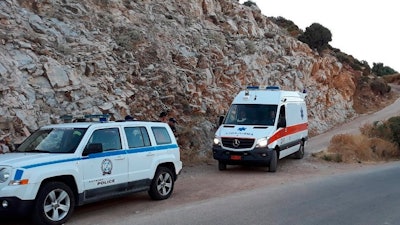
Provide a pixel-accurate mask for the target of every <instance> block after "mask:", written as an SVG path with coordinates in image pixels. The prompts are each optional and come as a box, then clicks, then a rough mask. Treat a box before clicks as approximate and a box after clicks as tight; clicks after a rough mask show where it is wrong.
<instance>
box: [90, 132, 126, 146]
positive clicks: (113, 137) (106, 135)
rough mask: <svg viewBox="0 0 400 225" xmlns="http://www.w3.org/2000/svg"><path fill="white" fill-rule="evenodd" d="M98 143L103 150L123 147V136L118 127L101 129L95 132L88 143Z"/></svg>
mask: <svg viewBox="0 0 400 225" xmlns="http://www.w3.org/2000/svg"><path fill="white" fill-rule="evenodd" d="M93 143H98V144H101V145H102V147H103V151H109V150H118V149H121V148H122V146H121V138H120V134H119V130H118V128H109V129H101V130H96V131H94V132H93V134H92V137H90V139H89V142H88V144H93Z"/></svg>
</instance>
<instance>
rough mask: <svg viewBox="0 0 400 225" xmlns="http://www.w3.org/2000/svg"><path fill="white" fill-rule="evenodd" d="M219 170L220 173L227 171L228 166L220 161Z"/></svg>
mask: <svg viewBox="0 0 400 225" xmlns="http://www.w3.org/2000/svg"><path fill="white" fill-rule="evenodd" d="M218 169H219V170H220V171H222V170H226V164H225V163H223V162H221V161H218Z"/></svg>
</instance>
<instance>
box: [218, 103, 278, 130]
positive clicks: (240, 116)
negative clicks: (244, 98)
mask: <svg viewBox="0 0 400 225" xmlns="http://www.w3.org/2000/svg"><path fill="white" fill-rule="evenodd" d="M277 108H278V106H277V105H260V104H233V105H231V107H230V109H229V112H228V114H227V115H226V117H225V120H224V122H223V124H238V125H264V126H273V125H274V124H275V121H276V110H277Z"/></svg>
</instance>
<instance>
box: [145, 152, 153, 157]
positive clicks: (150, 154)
mask: <svg viewBox="0 0 400 225" xmlns="http://www.w3.org/2000/svg"><path fill="white" fill-rule="evenodd" d="M153 155H155V154H154V153H152V152H149V153H147V155H146V156H153Z"/></svg>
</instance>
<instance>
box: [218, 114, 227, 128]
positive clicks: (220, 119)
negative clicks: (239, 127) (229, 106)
mask: <svg viewBox="0 0 400 225" xmlns="http://www.w3.org/2000/svg"><path fill="white" fill-rule="evenodd" d="M224 119H225V117H224V116H219V120H218V126H221V124H222V122H223V121H224Z"/></svg>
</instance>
